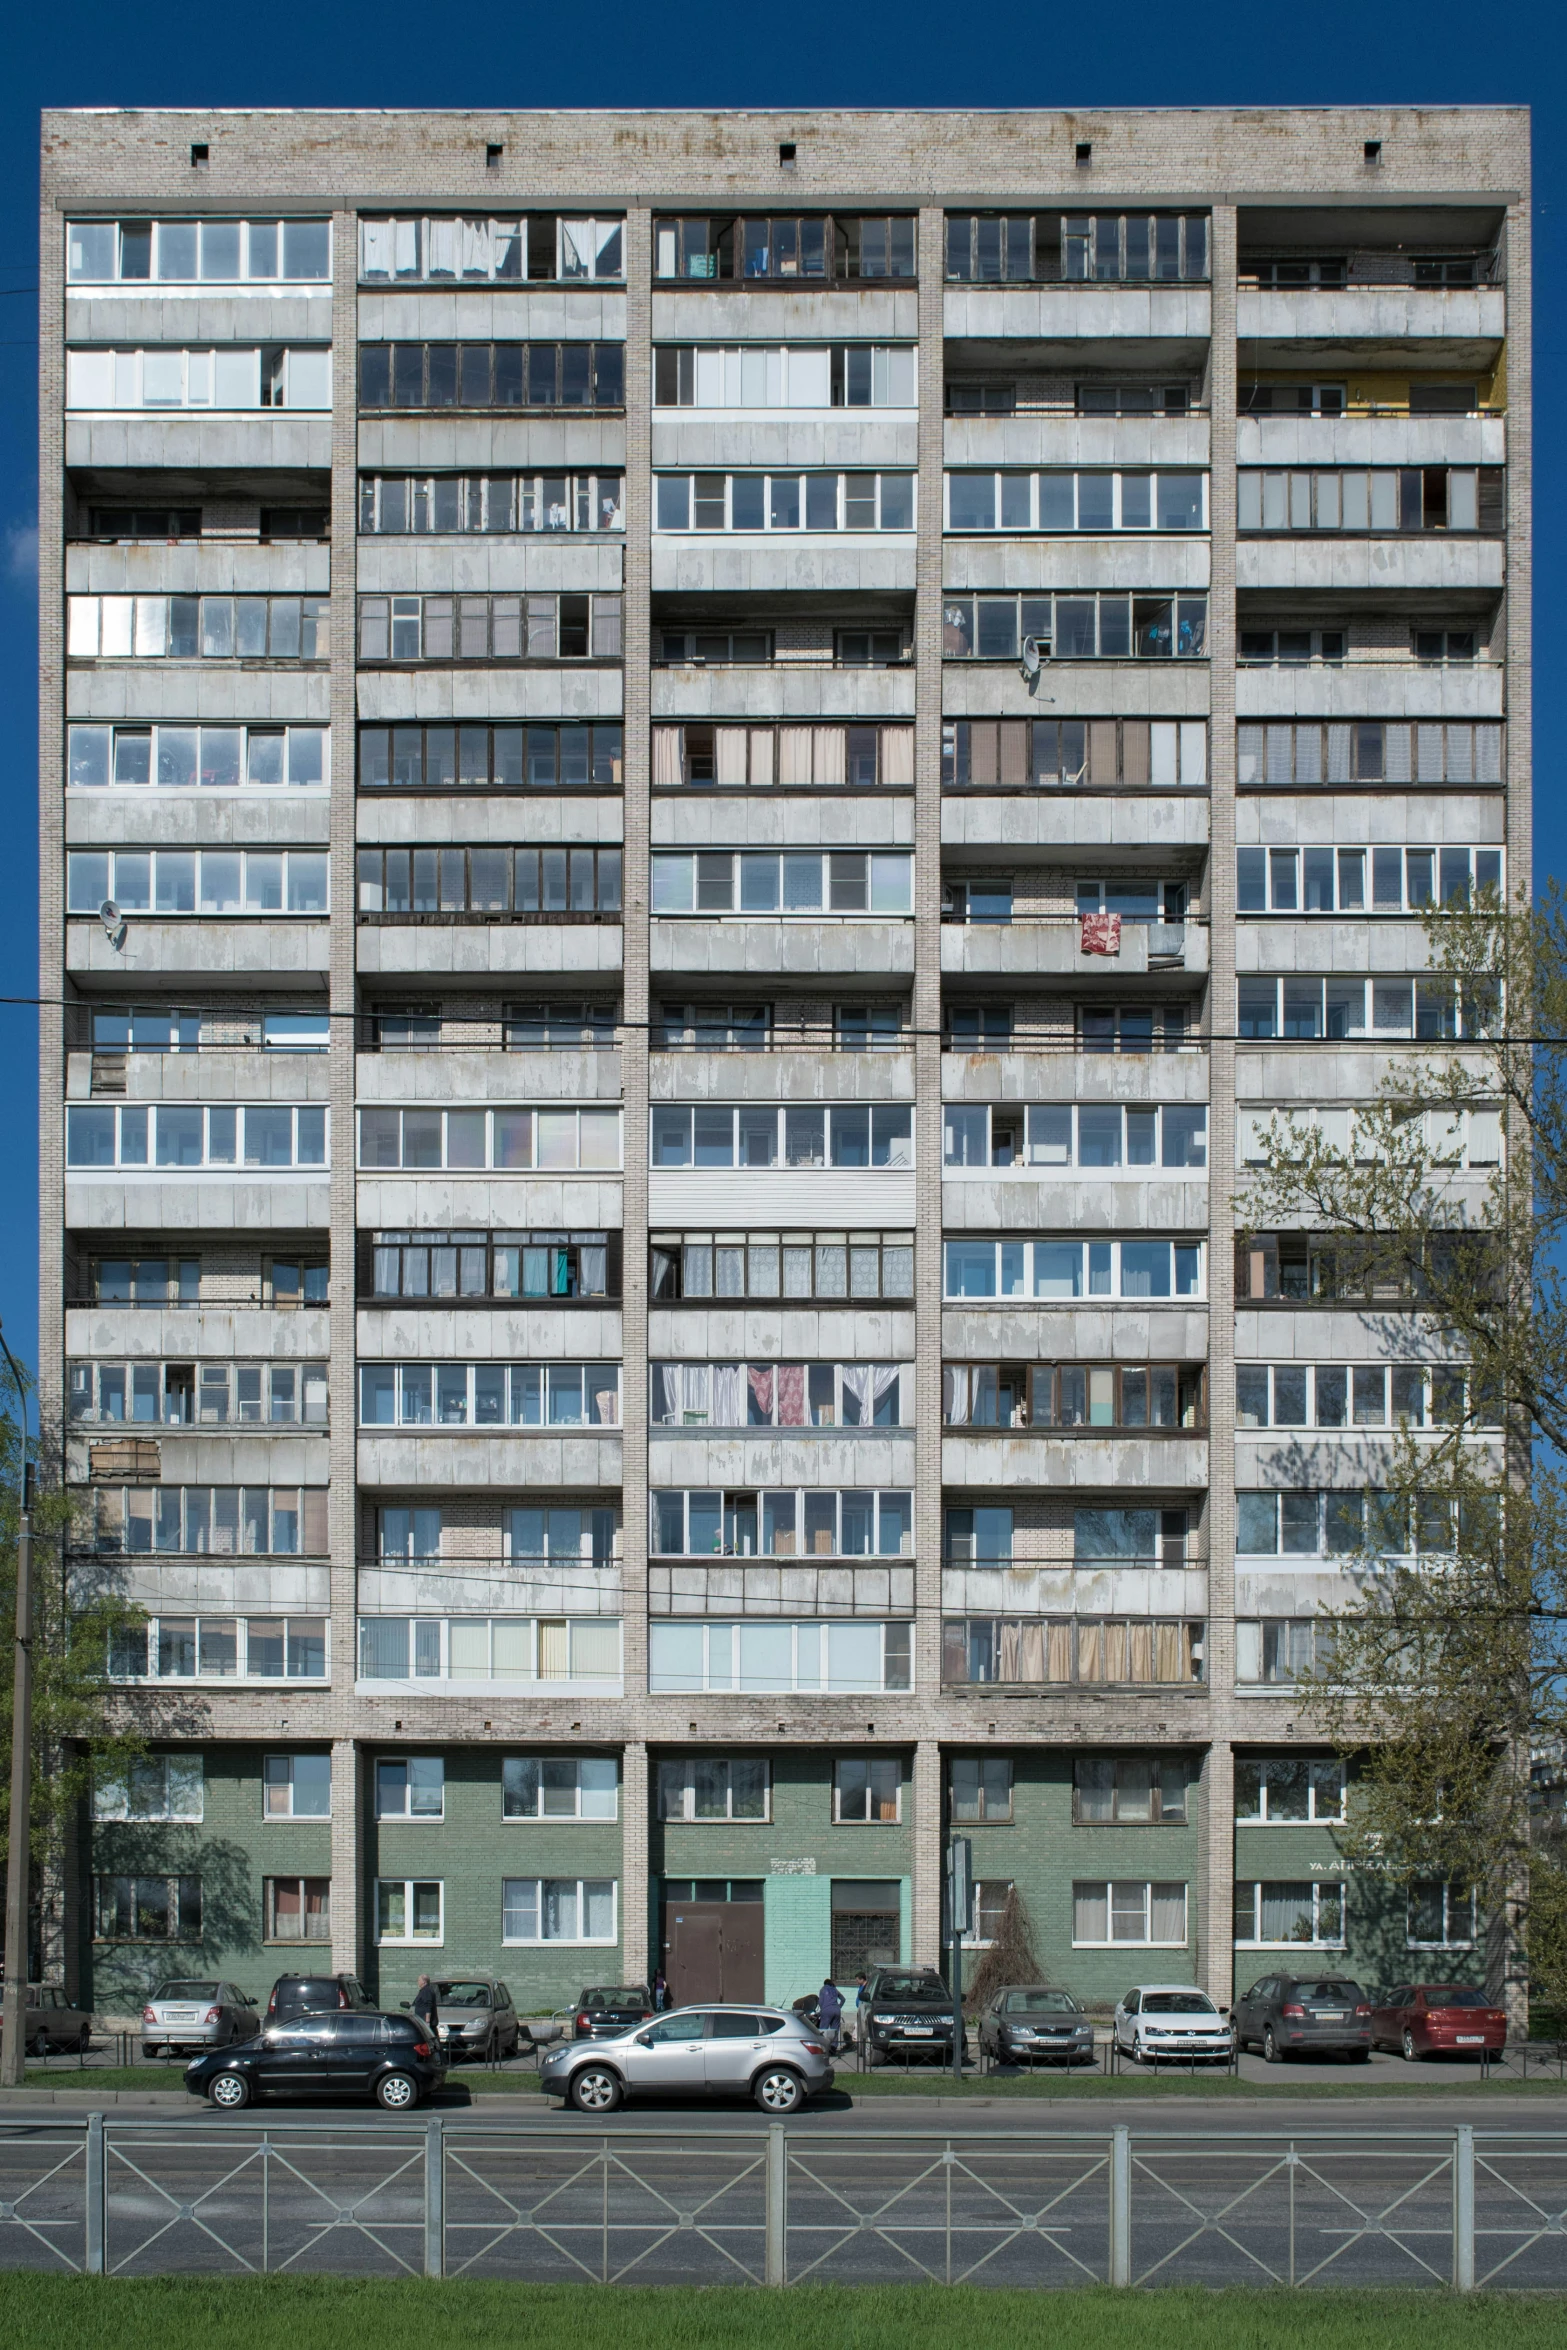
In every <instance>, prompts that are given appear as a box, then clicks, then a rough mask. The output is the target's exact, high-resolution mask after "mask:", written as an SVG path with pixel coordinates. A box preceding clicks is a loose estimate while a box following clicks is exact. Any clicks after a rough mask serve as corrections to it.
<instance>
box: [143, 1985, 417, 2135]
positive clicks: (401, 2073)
mask: <svg viewBox="0 0 1567 2350" xmlns="http://www.w3.org/2000/svg"><path fill="white" fill-rule="evenodd" d="M445 2078H446V2064H445V2060H444V2058H443V2057H442V2055H441V2051H440V2048H439V2046H438V2045H437V2043H436V2042H435V2040H434V2039H433V2038H432V2037H431V2035H430V2034H429V2033H428V2032H427V2031H426V2029H425V2027H424V2025H423V2024H421V2023H420V2022H419V2020H418V2018H417V2017H415V2016H411V2015H382V2014H380V2013H379V2012H378V2011H377V2010H375V2009H374V2008H362V2007H358V2008H338V2009H337V2010H336V2011H335V2012H326V2013H322V2012H320V2011H315V2012H309V2013H306V2014H303V2015H296V2016H295V2017H293V2019H292V2020H291V2021H290V2022H288V2023H284V2024H268V2025H267V2026H266V2027H265V2029H264V2030H263V2031H262V2032H261V2033H260V2034H259V2035H258V2037H257V2038H256V2039H254V2040H245V2041H242V2042H241V2043H240V2044H239V2046H237V2047H234V2048H214V2049H210V2050H209V2051H208V2053H207V2054H206V2055H205V2056H197V2057H193V2058H192V2060H191V2062H190V2063H189V2064H188V2065H187V2066H186V2067H185V2086H186V2088H187V2089H188V2090H189V2092H190V2094H191V2095H192V2096H193V2097H205V2098H207V2099H208V2100H209V2102H210V2103H212V2104H213V2105H216V2106H218V2107H219V2108H220V2109H221V2110H222V2111H223V2112H225V2113H237V2112H238V2111H239V2109H240V2108H241V2106H244V2105H249V2104H250V2103H251V2102H252V2100H253V2099H255V2098H260V2097H339V2098H347V2097H373V2098H374V2099H375V2100H376V2102H377V2104H378V2105H384V2106H385V2107H386V2109H387V2111H388V2113H406V2112H407V2111H408V2110H409V2108H410V2107H412V2106H415V2105H417V2104H418V2102H419V2100H420V2098H421V2097H427V2096H429V2094H430V2092H431V2091H432V2090H434V2089H438V2088H439V2087H440V2085H441V2083H442V2081H443V2080H444V2079H445Z"/></svg>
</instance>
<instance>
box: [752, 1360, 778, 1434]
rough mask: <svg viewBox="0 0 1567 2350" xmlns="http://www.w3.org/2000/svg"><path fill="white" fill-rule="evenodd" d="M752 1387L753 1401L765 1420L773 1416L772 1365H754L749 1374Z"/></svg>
mask: <svg viewBox="0 0 1567 2350" xmlns="http://www.w3.org/2000/svg"><path fill="white" fill-rule="evenodd" d="M747 1376H748V1378H749V1380H750V1386H751V1400H752V1402H753V1403H754V1404H755V1406H756V1408H757V1410H758V1412H760V1414H761V1416H762V1418H763V1419H764V1420H771V1418H772V1416H773V1385H774V1382H773V1372H772V1366H771V1364H762V1363H753V1364H752V1365H751V1367H750V1371H749V1373H748V1374H747Z"/></svg>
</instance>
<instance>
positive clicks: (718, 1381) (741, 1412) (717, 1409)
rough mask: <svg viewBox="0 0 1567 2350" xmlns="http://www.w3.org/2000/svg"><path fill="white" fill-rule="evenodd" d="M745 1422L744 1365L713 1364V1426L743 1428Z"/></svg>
mask: <svg viewBox="0 0 1567 2350" xmlns="http://www.w3.org/2000/svg"><path fill="white" fill-rule="evenodd" d="M745 1422H746V1404H745V1365H744V1364H743V1363H715V1364H714V1365H713V1421H712V1424H713V1426H714V1427H715V1428H743V1427H744V1426H745Z"/></svg>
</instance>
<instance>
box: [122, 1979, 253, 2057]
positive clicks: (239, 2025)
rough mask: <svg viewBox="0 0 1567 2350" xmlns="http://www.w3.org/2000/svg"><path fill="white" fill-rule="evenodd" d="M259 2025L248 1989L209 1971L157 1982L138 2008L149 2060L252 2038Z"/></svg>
mask: <svg viewBox="0 0 1567 2350" xmlns="http://www.w3.org/2000/svg"><path fill="white" fill-rule="evenodd" d="M260 2029H261V2018H260V2016H259V2015H258V2013H257V2012H256V2003H255V2001H254V1999H252V1997H251V1995H250V1993H249V1992H248V1991H237V1990H236V1989H235V1987H234V1985H233V1984H232V1983H227V1982H222V1981H219V1980H218V1979H217V1978H216V1977H214V1976H212V1975H201V1976H196V1975H190V1976H186V1975H181V1976H180V1977H178V1979H177V1980H176V1981H174V1982H172V1983H163V1984H160V1985H159V1987H158V1989H157V1990H156V1991H154V1993H153V1995H152V1997H151V1998H150V1999H149V2000H148V2002H147V2004H146V2006H145V2007H144V2008H143V2009H142V2011H141V2052H142V2056H143V2058H144V2059H146V2060H147V2061H148V2062H150V2061H151V2059H152V2058H153V2057H155V2056H183V2055H187V2054H189V2053H190V2052H191V2051H192V2050H193V2049H198V2048H227V2047H229V2046H230V2045H231V2044H232V2043H233V2042H234V2041H236V2040H253V2039H254V2038H255V2036H256V2034H257V2033H258V2032H259V2031H260Z"/></svg>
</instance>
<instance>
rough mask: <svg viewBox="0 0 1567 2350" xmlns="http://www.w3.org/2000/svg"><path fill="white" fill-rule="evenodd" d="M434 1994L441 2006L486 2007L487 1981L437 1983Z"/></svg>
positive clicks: (487, 1998)
mask: <svg viewBox="0 0 1567 2350" xmlns="http://www.w3.org/2000/svg"><path fill="white" fill-rule="evenodd" d="M435 1996H436V1998H437V1999H438V2000H439V2001H440V2003H441V2005H442V2006H443V2007H488V2006H489V2004H490V1986H489V1984H488V1983H437V1984H436V1986H435Z"/></svg>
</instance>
